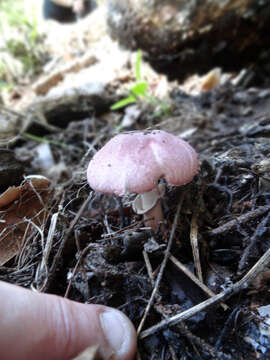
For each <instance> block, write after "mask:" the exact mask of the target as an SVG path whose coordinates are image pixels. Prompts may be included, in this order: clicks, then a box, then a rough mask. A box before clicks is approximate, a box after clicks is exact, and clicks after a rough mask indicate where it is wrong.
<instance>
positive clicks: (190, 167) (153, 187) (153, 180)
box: [87, 130, 199, 231]
mask: <svg viewBox="0 0 270 360" xmlns="http://www.w3.org/2000/svg"><path fill="white" fill-rule="evenodd" d="M198 168H199V162H198V158H197V153H196V151H195V150H194V149H193V148H192V147H191V146H190V145H189V144H188V143H187V142H185V141H184V140H181V139H179V138H178V137H177V136H174V135H172V134H169V133H167V132H165V131H162V130H154V131H142V132H130V133H122V134H119V135H117V136H115V137H114V138H112V139H111V140H110V141H109V142H108V143H107V144H105V145H104V147H103V148H102V149H100V150H99V151H98V152H97V153H96V154H95V155H94V157H93V159H92V160H91V161H90V163H89V166H88V169H87V180H88V183H89V185H90V186H91V187H92V189H94V190H95V191H100V192H102V193H107V194H116V195H119V196H122V195H124V194H126V193H136V194H139V196H138V197H137V198H136V199H135V201H134V203H133V209H134V210H135V212H137V213H139V214H144V222H145V224H146V225H147V226H151V227H152V228H153V230H154V231H157V230H158V224H159V222H160V221H162V220H163V214H162V208H161V202H160V198H161V197H162V195H163V193H164V189H163V187H162V184H158V181H159V180H160V179H162V178H164V179H165V180H166V181H167V183H168V184H171V185H184V184H186V183H188V182H190V181H191V180H192V179H193V177H194V176H195V175H196V174H197V172H198Z"/></svg>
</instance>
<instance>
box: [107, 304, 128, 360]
mask: <svg viewBox="0 0 270 360" xmlns="http://www.w3.org/2000/svg"><path fill="white" fill-rule="evenodd" d="M100 323H101V327H102V329H103V333H104V336H105V338H106V340H107V342H108V345H109V346H110V348H111V354H110V356H109V357H108V358H110V357H113V358H115V359H118V358H119V359H121V357H122V356H124V355H125V354H126V353H128V352H130V348H131V346H132V344H133V343H134V338H135V330H134V328H133V325H132V324H131V322H130V320H129V319H128V318H127V317H126V316H125V315H124V314H123V313H122V312H120V311H118V310H115V309H108V310H106V311H104V312H102V313H101V314H100Z"/></svg>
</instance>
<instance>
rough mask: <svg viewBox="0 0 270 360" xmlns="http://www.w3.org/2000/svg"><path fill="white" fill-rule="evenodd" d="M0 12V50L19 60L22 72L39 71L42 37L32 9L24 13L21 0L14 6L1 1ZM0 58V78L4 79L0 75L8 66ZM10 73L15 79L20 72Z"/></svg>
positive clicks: (6, 71)
mask: <svg viewBox="0 0 270 360" xmlns="http://www.w3.org/2000/svg"><path fill="white" fill-rule="evenodd" d="M0 12H1V13H2V15H1V18H2V19H1V24H0V34H1V38H2V41H1V48H0V52H1V53H2V54H9V55H10V56H12V57H13V58H14V59H16V60H17V61H19V62H20V63H21V65H22V68H23V72H24V73H27V74H30V75H31V74H34V73H36V72H38V71H40V69H41V65H42V61H43V60H42V58H43V56H42V52H43V49H42V47H41V43H42V42H41V40H42V38H41V35H40V33H39V30H38V23H37V19H36V14H35V13H34V9H33V10H32V12H31V13H26V12H25V11H24V3H23V2H21V1H19V2H18V3H16V6H10V4H8V2H7V3H5V2H3V3H0ZM1 59H2V58H1ZM1 59H0V62H1V65H2V68H0V78H1V79H3V78H4V80H5V76H1V75H3V73H4V74H5V73H8V72H9V66H8V64H5V63H4V61H3V60H2V61H1ZM3 68H4V69H3ZM11 75H12V76H11V77H10V79H12V78H15V80H16V79H17V75H20V74H16V73H14V74H13V73H11ZM10 79H9V80H10Z"/></svg>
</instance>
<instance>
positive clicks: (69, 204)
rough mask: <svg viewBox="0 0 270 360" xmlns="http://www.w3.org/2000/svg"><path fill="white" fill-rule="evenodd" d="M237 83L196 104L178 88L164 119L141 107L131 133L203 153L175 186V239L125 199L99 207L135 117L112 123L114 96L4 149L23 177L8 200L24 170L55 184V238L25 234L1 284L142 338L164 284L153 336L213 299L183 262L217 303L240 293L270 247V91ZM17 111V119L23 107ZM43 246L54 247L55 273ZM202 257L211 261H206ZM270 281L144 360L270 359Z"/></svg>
mask: <svg viewBox="0 0 270 360" xmlns="http://www.w3.org/2000/svg"><path fill="white" fill-rule="evenodd" d="M131 72H132V71H131ZM237 75H238V73H234V75H233V76H231V77H228V78H227V80H226V81H224V82H223V83H221V84H220V85H219V86H217V87H215V88H213V89H211V90H208V91H199V92H198V93H197V94H191V93H190V92H186V91H184V87H183V86H182V85H183V84H178V83H173V82H171V83H170V84H169V89H168V93H167V94H166V96H167V99H169V107H168V108H167V109H166V112H161V113H160V114H157V113H156V111H157V110H159V109H160V103H159V104H155V103H147V102H145V101H141V102H140V101H139V102H138V103H137V104H136V105H137V106H138V108H139V109H140V115H139V116H138V117H137V119H136V121H133V122H131V124H130V125H129V126H128V127H127V128H125V129H124V131H138V130H143V129H146V128H151V129H163V130H167V131H169V132H171V133H174V134H176V135H178V134H181V136H182V137H184V138H185V139H186V140H187V141H188V142H189V143H190V144H191V145H192V146H193V147H194V148H195V149H196V150H197V152H198V154H199V158H200V171H199V173H198V175H197V176H196V177H195V179H194V180H193V181H192V183H190V184H187V185H185V186H183V187H179V188H177V187H172V186H169V185H166V193H165V196H164V198H163V200H162V205H163V212H164V218H165V228H166V231H165V232H162V231H158V232H157V233H154V232H153V231H152V230H151V229H150V228H147V227H145V226H144V224H143V222H142V218H141V216H139V215H136V214H134V213H133V211H132V207H131V201H132V199H133V198H134V196H133V195H132V194H127V195H125V196H124V197H123V198H122V205H121V206H120V202H119V199H118V198H116V197H114V196H111V195H102V194H97V193H95V192H94V191H93V190H91V189H90V188H89V186H88V184H87V182H86V167H87V164H88V162H89V161H90V160H91V158H92V156H93V154H94V152H95V151H96V150H98V149H99V148H100V147H101V146H102V145H103V144H104V143H106V141H108V140H109V139H110V138H111V137H112V136H113V135H115V133H116V132H117V126H116V123H115V120H114V119H115V117H116V115H117V116H118V119H119V118H120V119H121V118H122V117H123V113H124V112H123V110H122V111H121V110H120V111H118V112H114V111H111V110H110V108H109V105H111V104H112V103H113V100H112V99H111V100H110V102H109V103H108V98H107V97H105V95H104V106H103V107H102V104H100V101H99V104H98V106H97V107H95V106H94V107H93V106H92V108H86V109H85V108H83V109H81V108H80V104H78V103H77V106H76V107H74V104H71V105H69V104H66V106H65V110H64V113H65V114H67V113H69V117H67V116H64V119H65V121H63V111H62V110H61V111H62V112H61V116H60V115H59V119H58V120H59V121H57V117H56V116H55V113H54V116H53V117H51V118H50V117H49V116H48V119H47V120H48V121H47V123H46V126H45V125H44V123H42V122H40V123H38V125H37V123H35V124H33V123H30V124H28V127H27V133H28V134H29V133H30V134H31V135H32V137H29V136H26V134H25V133H23V134H20V136H18V137H16V139H15V141H13V142H8V143H7V144H6V145H3V146H2V148H3V149H8V150H9V151H6V155H5V156H7V157H9V158H10V157H12V161H11V164H12V168H11V169H10V170H9V169H6V167H5V168H4V169H3V170H2V169H1V165H2V164H1V165H0V176H1V190H2V191H4V190H6V188H7V176H6V172H7V171H13V172H14V166H15V167H16V164H17V171H16V176H13V175H12V176H11V177H10V183H9V185H10V186H12V185H18V184H19V183H20V181H22V180H23V178H22V167H23V175H24V176H27V175H33V174H36V175H45V176H47V177H48V178H49V179H50V180H51V184H52V185H51V190H50V196H49V198H47V202H46V204H45V205H44V206H45V207H46V209H45V208H44V209H45V210H46V211H45V215H44V216H43V218H42V221H40V223H39V224H38V227H39V228H40V229H41V232H42V234H43V237H41V235H40V232H39V231H37V229H36V227H34V226H33V227H32V228H31V231H28V230H27V232H26V236H25V237H24V239H23V245H22V246H21V248H20V250H19V252H18V253H17V255H16V256H14V257H13V258H12V259H10V260H9V261H8V262H6V263H5V264H3V265H2V266H1V267H0V279H1V280H4V281H7V282H11V283H16V284H19V285H21V286H24V287H27V288H35V289H37V290H39V291H41V292H48V293H54V294H57V295H60V296H65V297H67V298H69V299H72V300H76V301H79V302H83V303H98V304H104V305H108V306H113V307H116V308H118V309H120V310H122V311H124V312H125V313H126V314H127V315H128V317H129V318H130V319H131V320H132V322H133V323H134V325H135V327H136V328H137V327H138V326H139V324H140V322H141V320H142V317H143V314H144V312H145V310H146V308H147V305H148V304H149V299H150V298H151V295H152V293H153V289H154V288H155V284H156V285H157V282H159V284H158V285H159V286H158V288H156V290H157V291H156V294H155V296H154V301H153V303H152V306H151V307H150V310H149V311H148V312H147V316H146V320H145V323H144V325H143V329H142V331H144V330H145V329H148V328H151V327H152V326H154V325H156V324H158V323H159V322H161V321H162V320H164V319H167V320H168V319H170V318H172V317H173V316H175V315H176V314H179V313H182V312H184V311H185V310H187V309H189V308H191V307H193V306H195V305H197V304H200V303H202V302H204V301H205V300H206V299H208V298H209V295H207V294H206V293H205V291H203V290H202V289H201V288H200V287H199V286H198V285H197V284H196V283H195V282H194V281H193V280H192V279H191V278H190V277H188V276H187V275H185V274H184V273H183V271H182V270H181V269H180V268H179V266H178V265H177V261H173V259H174V258H176V259H177V260H178V261H180V262H181V263H182V264H184V266H185V267H186V268H187V269H188V270H189V271H190V272H191V273H192V274H194V275H196V276H197V277H199V272H200V268H201V272H202V280H203V282H204V284H205V285H206V286H207V287H208V288H209V289H210V290H211V291H212V292H213V293H215V294H218V293H221V292H222V291H224V290H228V289H231V288H232V284H235V283H237V281H239V280H240V279H242V278H243V276H244V275H245V274H246V273H247V272H248V271H249V270H250V269H251V268H252V266H253V265H254V264H256V262H257V261H258V260H259V259H260V258H261V257H262V256H263V254H264V253H265V252H266V251H267V250H268V249H269V246H270V243H269V235H270V230H269V229H270V228H269V222H270V220H269V217H270V213H269V210H270V141H269V137H270V117H269V113H270V91H269V89H267V88H264V87H263V86H262V87H261V88H258V87H252V82H250V81H249V82H248V86H246V83H245V82H243V81H242V82H238V83H237V84H236V83H235V82H234V81H233V80H234V79H236V78H237ZM268 81H269V79H265V83H268ZM30 87H31V84H30V86H29V88H30ZM29 91H30V90H29ZM12 101H14V100H12ZM7 106H9V105H7ZM61 106H62V105H61ZM58 109H59V108H58ZM61 109H62V108H61ZM7 111H10V113H11V107H9V108H8V110H6V112H7ZM18 112H19V113H20V110H18ZM5 114H6V113H5ZM47 114H48V113H47ZM70 114H71V115H70ZM153 114H156V115H155V116H153ZM5 116H6V115H5ZM22 116H23V117H24V116H25V113H22ZM60 118H61V119H60ZM60 120H61V121H60ZM118 124H119V122H118ZM33 136H36V138H35V137H33ZM40 138H43V140H44V139H45V140H44V141H45V142H42V143H41V141H40ZM41 144H47V145H46V146H47V147H48V148H49V150H50V152H51V156H52V159H53V160H52V165H50V168H49V169H48V168H44V163H43V162H42V161H41V160H40V159H39V158H38V157H37V151H38V149H39V147H40V146H41ZM1 151H3V150H2V149H1ZM11 153H12V154H13V155H11ZM0 156H1V157H2V155H1V153H0ZM5 164H6V163H5ZM5 164H4V166H6V165H5ZM2 176H3V178H4V180H3V181H2ZM13 179H14V181H13ZM179 204H180V205H181V208H179V206H180V205H179ZM178 208H179V209H180V212H179V213H177V209H178ZM5 211H7V209H4V211H3V212H1V214H3V213H4V212H5ZM1 216H2V215H1ZM4 231H5V229H3V230H2V234H4ZM52 231H53V233H51V232H52ZM0 237H1V235H0ZM42 238H43V241H44V240H45V241H49V239H50V240H51V241H52V248H51V251H50V253H49V258H48V259H47V264H46V269H45V270H44V268H42V267H41V263H42V260H43V257H44V244H43V243H42ZM13 241H15V239H13ZM0 242H1V238H0ZM192 244H193V246H192ZM168 246H171V248H170V249H168ZM194 247H195V248H196V247H197V248H198V249H199V252H198V251H197V252H196V251H194ZM166 249H167V250H166ZM166 251H167V253H166ZM168 251H169V252H170V254H171V255H173V256H174V258H171V257H168ZM164 254H167V255H164ZM194 254H195V255H194ZM196 255H197V256H198V255H199V260H198V258H197V259H195V260H194V256H196ZM164 256H165V259H166V260H167V262H166V267H165V270H164V271H163V265H162V264H164ZM166 256H167V257H166ZM266 265H267V264H266ZM162 271H163V273H162ZM268 281H269V269H268V268H267V266H264V267H263V269H262V270H261V271H260V273H259V275H258V276H257V277H256V278H255V279H254V280H253V281H251V282H249V283H247V284H246V285H247V286H245V288H243V287H242V288H241V289H239V291H237V292H235V293H233V292H231V293H230V296H227V298H226V299H221V300H222V301H223V303H222V302H221V300H220V301H217V302H215V304H213V305H212V306H211V307H210V308H207V309H203V311H198V312H196V313H195V315H193V316H191V317H189V318H187V319H186V320H185V321H182V322H176V323H173V325H168V326H165V327H163V328H162V329H161V330H160V331H154V332H153V333H151V334H150V335H149V336H147V337H144V336H142V337H141V338H139V341H138V352H139V356H140V358H141V359H143V360H148V359H152V360H153V359H183V360H184V359H193V360H195V359H244V358H245V359H267V358H269V357H270V343H269V340H268V338H267V336H263V335H262V333H261V330H260V324H261V322H262V321H263V319H262V317H261V316H259V314H258V311H257V310H258V309H259V308H260V307H261V306H264V305H268V304H269V301H270V296H269V291H268V285H267V282H268ZM142 334H143V332H142Z"/></svg>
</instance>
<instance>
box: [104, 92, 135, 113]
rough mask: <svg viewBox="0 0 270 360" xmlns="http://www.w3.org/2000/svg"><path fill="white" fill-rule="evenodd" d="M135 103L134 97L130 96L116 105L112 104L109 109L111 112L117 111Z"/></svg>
mask: <svg viewBox="0 0 270 360" xmlns="http://www.w3.org/2000/svg"><path fill="white" fill-rule="evenodd" d="M135 102H136V97H135V96H133V95H130V96H128V97H126V98H124V99H123V100H120V101H117V103H115V104H113V105H112V106H111V107H110V109H111V110H118V109H121V108H123V107H125V106H127V105H129V104H132V103H135Z"/></svg>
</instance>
